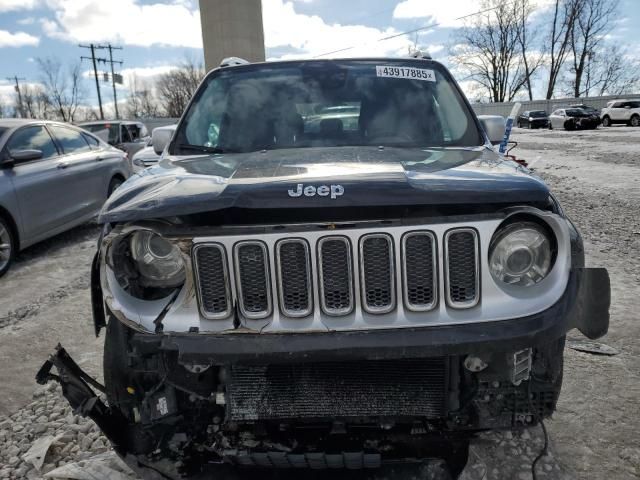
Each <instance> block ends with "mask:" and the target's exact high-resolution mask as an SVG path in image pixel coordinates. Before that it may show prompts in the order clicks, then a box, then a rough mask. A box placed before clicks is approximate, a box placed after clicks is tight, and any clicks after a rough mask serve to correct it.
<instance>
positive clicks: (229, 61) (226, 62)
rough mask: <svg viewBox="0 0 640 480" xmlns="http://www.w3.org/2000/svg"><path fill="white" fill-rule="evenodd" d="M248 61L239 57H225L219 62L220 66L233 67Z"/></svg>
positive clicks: (245, 63)
mask: <svg viewBox="0 0 640 480" xmlns="http://www.w3.org/2000/svg"><path fill="white" fill-rule="evenodd" d="M249 63H250V62H249V61H247V60H245V59H244V58H240V57H227V58H225V59H223V60H222V61H221V62H220V66H221V67H233V66H235V65H247V64H249Z"/></svg>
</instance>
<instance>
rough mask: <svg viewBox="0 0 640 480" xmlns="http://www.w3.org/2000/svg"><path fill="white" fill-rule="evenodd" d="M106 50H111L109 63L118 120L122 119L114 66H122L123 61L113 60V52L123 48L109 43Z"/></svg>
mask: <svg viewBox="0 0 640 480" xmlns="http://www.w3.org/2000/svg"><path fill="white" fill-rule="evenodd" d="M106 48H108V49H109V63H110V64H111V85H112V86H113V104H114V106H115V109H116V119H118V118H120V114H119V113H118V96H117V95H116V74H115V72H114V71H113V64H114V63H119V64H120V66H122V60H116V61H114V60H113V50H122V47H113V46H111V44H110V43H109V44H108V45H107V46H106Z"/></svg>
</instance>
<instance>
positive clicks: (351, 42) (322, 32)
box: [262, 0, 412, 60]
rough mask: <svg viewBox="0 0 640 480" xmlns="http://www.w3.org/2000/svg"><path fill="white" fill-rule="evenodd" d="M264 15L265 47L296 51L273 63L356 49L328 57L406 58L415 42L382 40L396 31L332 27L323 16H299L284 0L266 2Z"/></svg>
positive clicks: (362, 26)
mask: <svg viewBox="0 0 640 480" xmlns="http://www.w3.org/2000/svg"><path fill="white" fill-rule="evenodd" d="M262 16H263V22H264V36H265V46H266V47H267V48H268V49H275V48H281V49H285V50H286V49H287V48H288V49H292V50H294V51H295V52H294V53H287V54H283V55H279V56H278V57H271V58H269V59H270V60H275V59H276V58H277V59H291V58H301V57H305V58H309V57H314V56H317V55H321V54H323V53H328V52H332V51H335V50H342V49H345V48H347V47H352V46H354V47H355V48H352V49H349V50H345V51H341V52H337V53H335V54H332V55H327V58H329V57H352V56H363V55H364V56H386V55H405V54H406V53H407V52H408V47H409V46H410V45H411V43H412V42H411V41H410V40H409V39H408V38H406V37H404V36H400V37H396V38H393V39H390V40H387V41H378V40H379V39H381V38H382V37H386V36H391V35H394V34H397V33H399V32H398V31H397V30H394V29H393V28H387V29H385V30H380V29H377V28H373V27H367V26H364V25H340V24H328V23H326V22H325V21H324V20H323V19H322V18H320V17H319V16H316V15H304V14H301V13H297V12H296V11H295V6H294V4H293V3H292V2H286V1H284V0H262Z"/></svg>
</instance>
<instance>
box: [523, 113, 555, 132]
mask: <svg viewBox="0 0 640 480" xmlns="http://www.w3.org/2000/svg"><path fill="white" fill-rule="evenodd" d="M548 126H549V116H548V115H547V112H545V111H544V110H528V111H526V112H522V113H521V114H520V115H519V116H518V127H519V128H547V127H548Z"/></svg>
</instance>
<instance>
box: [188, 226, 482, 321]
mask: <svg viewBox="0 0 640 480" xmlns="http://www.w3.org/2000/svg"><path fill="white" fill-rule="evenodd" d="M400 243H401V246H400V247H399V248H400V249H401V250H400V259H401V263H400V264H399V266H398V268H399V269H401V272H402V282H401V283H400V284H399V285H396V268H395V255H396V253H395V250H396V246H395V244H394V240H393V237H392V236H391V235H389V234H386V233H367V234H365V235H362V236H361V237H360V238H359V239H357V245H356V240H355V239H354V242H353V243H352V241H351V240H350V239H349V238H348V237H346V236H342V235H327V236H324V237H320V238H319V239H318V240H317V242H310V241H308V239H305V238H286V239H282V240H279V241H278V242H276V243H275V251H274V252H271V251H270V250H271V249H272V248H274V247H271V246H267V244H266V243H264V242H262V241H257V240H248V241H241V242H238V243H236V244H235V245H234V246H233V255H232V257H233V258H232V259H229V262H230V263H232V270H233V272H234V273H235V292H233V293H232V288H231V280H230V276H229V274H228V273H229V268H230V267H229V266H228V265H227V253H226V251H225V249H224V247H223V246H222V245H221V244H218V243H201V244H198V245H197V246H196V247H195V248H194V254H193V257H194V263H195V272H196V277H197V278H196V285H197V287H198V293H199V298H200V309H201V312H202V313H203V315H204V316H205V317H206V318H213V319H217V318H228V317H229V316H230V315H231V314H232V312H233V306H234V298H233V297H234V295H235V297H237V300H235V302H237V305H238V307H239V309H240V312H241V314H242V315H243V316H244V317H245V318H247V319H261V318H266V317H269V316H270V315H271V314H272V312H273V304H274V303H275V304H276V305H277V307H278V310H279V312H280V313H281V314H282V315H284V316H287V317H291V318H299V317H307V316H309V315H311V314H312V313H313V310H314V291H315V290H314V286H315V287H316V288H317V289H318V297H317V298H318V300H319V302H318V303H319V307H320V308H321V309H322V312H323V313H324V314H326V315H332V316H341V315H348V314H350V313H351V312H353V310H354V308H356V290H355V289H356V287H358V288H359V290H358V291H357V293H358V295H359V296H360V298H359V301H360V305H361V308H362V309H363V310H364V311H365V312H367V313H370V314H384V313H388V312H390V311H392V310H394V309H395V308H396V305H397V300H396V298H397V295H398V294H400V295H401V296H400V298H401V299H402V301H403V303H404V306H405V308H406V309H407V310H410V311H414V312H421V311H428V310H431V309H433V308H435V307H436V306H437V304H438V297H439V288H438V270H439V267H438V255H437V250H438V239H437V237H436V236H435V235H434V234H433V233H432V232H429V231H413V232H408V233H405V234H404V235H403V236H402V239H401V240H400ZM442 247H443V252H444V265H443V267H442V269H441V271H442V272H443V274H444V285H445V287H444V293H443V296H444V297H445V299H446V301H447V305H449V306H450V307H454V308H471V307H473V306H475V305H476V304H477V303H478V302H479V294H480V284H479V276H480V275H479V273H480V272H479V241H478V234H477V232H476V231H475V230H474V229H471V228H457V229H453V230H449V231H448V232H447V233H446V234H445V235H444V238H443V240H442ZM230 249H231V248H230ZM270 257H272V258H273V265H274V266H275V270H276V271H275V272H274V271H272V269H271V267H270ZM313 258H315V262H314V261H312V259H313ZM314 269H315V270H314ZM354 275H359V278H358V280H359V281H358V282H356V281H355V279H354ZM272 281H273V282H274V284H275V285H274V288H273V289H272ZM398 289H399V290H398ZM272 290H274V291H275V292H276V295H277V297H276V298H277V301H276V300H274V299H272ZM397 292H400V293H397Z"/></svg>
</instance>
